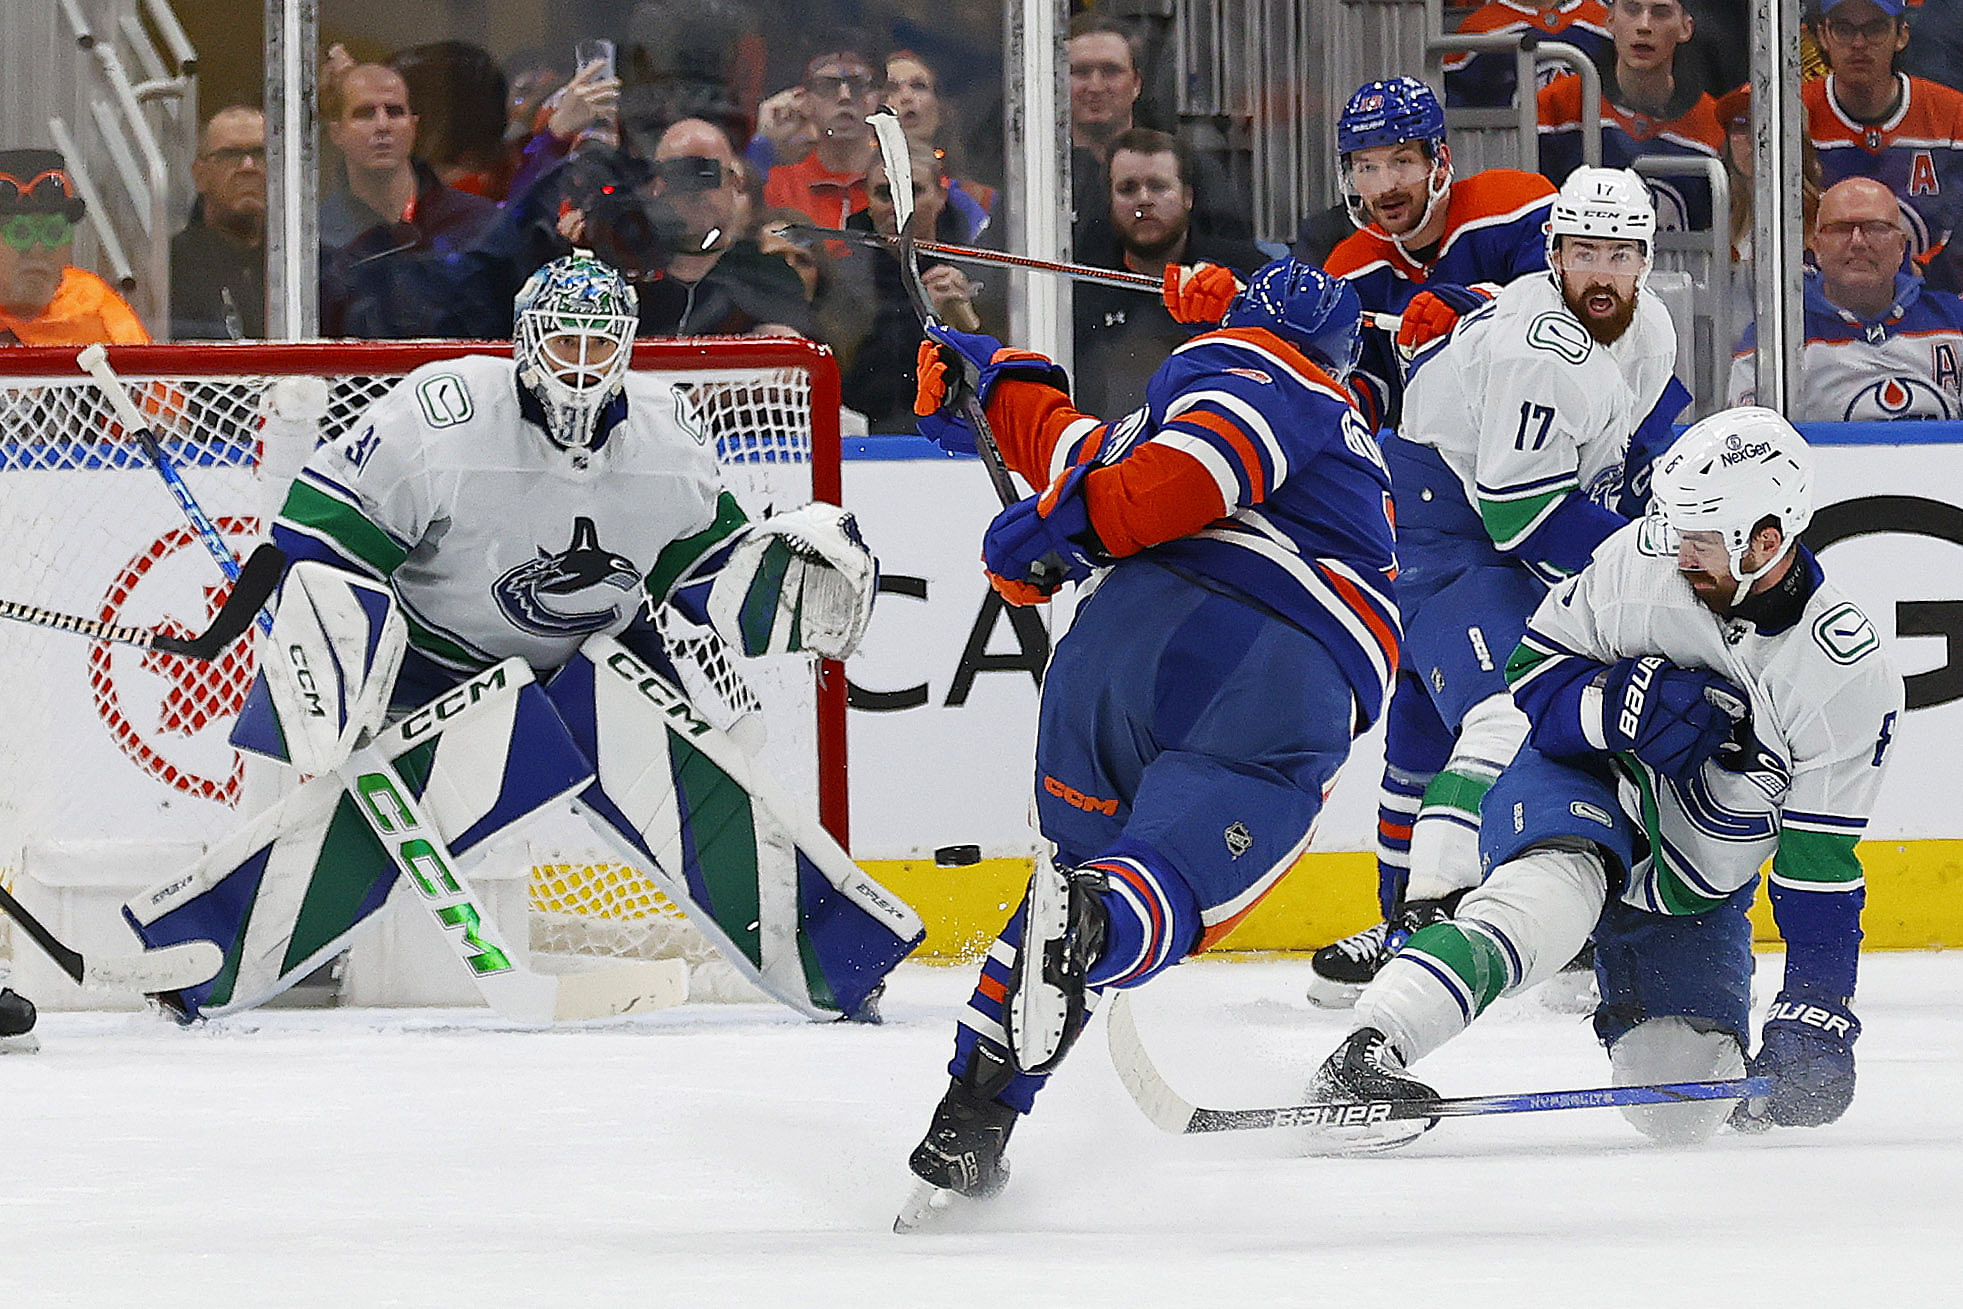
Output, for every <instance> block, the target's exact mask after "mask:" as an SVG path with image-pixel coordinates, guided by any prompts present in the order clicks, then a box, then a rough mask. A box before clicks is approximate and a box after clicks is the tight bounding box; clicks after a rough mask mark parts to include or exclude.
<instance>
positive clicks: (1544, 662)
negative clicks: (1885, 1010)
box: [1315, 408, 1903, 1144]
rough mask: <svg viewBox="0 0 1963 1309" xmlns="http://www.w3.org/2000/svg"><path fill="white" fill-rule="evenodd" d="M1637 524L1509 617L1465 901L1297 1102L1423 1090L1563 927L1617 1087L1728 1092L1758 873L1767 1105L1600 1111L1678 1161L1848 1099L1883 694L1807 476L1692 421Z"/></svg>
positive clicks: (1798, 454) (1723, 418) (1781, 444)
mask: <svg viewBox="0 0 1963 1309" xmlns="http://www.w3.org/2000/svg"><path fill="white" fill-rule="evenodd" d="M1652 503H1653V506H1654V509H1653V513H1652V516H1650V517H1648V518H1646V519H1643V520H1639V521H1637V522H1633V523H1629V524H1627V525H1626V526H1624V527H1622V528H1621V529H1620V530H1618V531H1617V532H1616V533H1615V534H1614V535H1612V536H1610V537H1609V538H1608V539H1607V540H1606V541H1604V542H1603V543H1602V545H1601V547H1600V548H1599V549H1597V550H1596V551H1595V553H1594V557H1593V558H1592V560H1590V562H1589V563H1588V566H1587V567H1586V568H1585V569H1583V570H1582V571H1581V572H1580V573H1579V574H1578V575H1577V576H1575V577H1572V578H1569V579H1568V580H1567V581H1565V582H1563V583H1561V584H1560V585H1558V586H1556V587H1555V588H1554V589H1553V590H1552V591H1550V592H1549V593H1548V594H1547V596H1546V597H1545V599H1543V600H1542V602H1541V604H1540V607H1539V608H1538V609H1536V610H1535V612H1534V614H1533V617H1532V619H1531V621H1530V622H1529V624H1528V626H1527V629H1526V634H1525V636H1524V637H1523V638H1522V640H1521V642H1520V644H1519V646H1518V647H1517V648H1516V649H1514V650H1513V652H1512V657H1511V658H1510V659H1508V661H1507V668H1506V675H1507V680H1508V681H1509V682H1510V683H1511V684H1512V687H1513V694H1514V698H1515V699H1516V700H1517V701H1518V702H1519V705H1520V708H1521V709H1522V710H1524V711H1525V714H1526V716H1527V718H1528V719H1529V720H1530V721H1531V723H1532V733H1531V735H1530V736H1529V737H1528V740H1527V743H1526V744H1525V745H1524V746H1523V747H1522V748H1521V750H1520V753H1519V755H1518V756H1517V757H1516V758H1515V759H1514V761H1513V763H1512V765H1511V766H1510V767H1508V769H1507V770H1506V772H1505V773H1504V774H1503V775H1502V776H1501V777H1500V780H1499V782H1498V783H1497V784H1496V785H1495V786H1494V787H1493V788H1492V790H1490V791H1489V792H1487V794H1486V800H1485V807H1486V817H1487V821H1486V823H1485V824H1484V826H1483V827H1482V829H1481V834H1480V839H1479V847H1480V851H1479V852H1480V860H1481V863H1482V865H1483V867H1484V868H1485V869H1486V877H1485V881H1484V883H1483V884H1482V885H1481V886H1480V887H1479V888H1478V889H1477V890H1475V891H1473V892H1472V893H1471V894H1469V895H1467V896H1466V897H1465V899H1464V900H1463V901H1461V902H1460V904H1459V906H1458V910H1457V912H1456V914H1455V915H1454V917H1453V918H1452V920H1451V921H1449V922H1443V923H1438V924H1435V925H1432V926H1429V927H1426V928H1425V929H1424V930H1422V931H1420V932H1418V933H1416V934H1415V935H1413V936H1412V937H1411V939H1410V941H1409V942H1408V943H1407V944H1406V945H1405V947H1404V949H1403V950H1402V951H1401V952H1400V953H1398V954H1397V955H1396V956H1395V957H1394V958H1392V959H1391V960H1390V961H1389V962H1388V963H1386V964H1385V965H1384V967H1383V970H1382V971H1381V972H1380V973H1378V975H1377V979H1376V981H1374V982H1373V983H1371V985H1370V987H1369V988H1368V989H1367V990H1366V991H1364V993H1363V995H1362V997H1361V998H1360V999H1358V1001H1357V1003H1356V1019H1355V1021H1356V1029H1355V1030H1354V1031H1353V1032H1352V1033H1351V1034H1350V1036H1349V1038H1348V1039H1347V1040H1346V1041H1345V1042H1344V1044H1343V1046H1342V1047H1341V1048H1340V1049H1339V1050H1338V1051H1337V1052H1336V1053H1335V1054H1333V1055H1331V1056H1330V1057H1329V1059H1328V1061H1327V1062H1326V1063H1325V1064H1324V1065H1323V1067H1322V1070H1321V1071H1320V1072H1319V1073H1318V1075H1317V1080H1316V1086H1315V1091H1316V1093H1317V1094H1318V1095H1319V1096H1322V1097H1324V1098H1328V1099H1336V1100H1348V1099H1352V1098H1364V1099H1386V1098H1390V1099H1396V1098H1419V1097H1426V1096H1429V1095H1430V1094H1431V1091H1430V1088H1428V1087H1426V1086H1424V1085H1423V1084H1422V1083H1420V1082H1417V1081H1415V1080H1414V1079H1412V1078H1410V1077H1408V1076H1406V1075H1405V1074H1404V1072H1403V1069H1404V1068H1405V1067H1406V1066H1407V1065H1409V1064H1411V1063H1414V1062H1416V1061H1417V1060H1419V1059H1422V1058H1423V1057H1424V1056H1425V1055H1427V1054H1429V1053H1430V1052H1431V1051H1433V1050H1435V1049H1437V1048H1438V1047H1439V1046H1440V1045H1442V1044H1444V1043H1445V1042H1446V1041H1448V1040H1450V1039H1451V1038H1452V1037H1454V1036H1456V1035H1458V1033H1459V1032H1460V1031H1462V1030H1464V1028H1465V1027H1466V1026H1467V1024H1469V1023H1471V1022H1472V1021H1473V1019H1474V1018H1476V1017H1477V1016H1478V1015H1479V1014H1480V1013H1482V1012H1484V1010H1485V1009H1486V1007H1487V1006H1488V1005H1490V1004H1491V1003H1492V1002H1493V1000H1494V999H1495V998H1496V997H1498V996H1500V995H1503V994H1509V993H1512V992H1514V991H1517V990H1519V989H1520V988H1522V987H1525V986H1529V985H1532V983H1533V982H1534V981H1535V980H1536V979H1537V978H1539V977H1544V976H1546V975H1547V974H1548V973H1550V972H1552V971H1553V970H1554V969H1555V968H1558V967H1559V966H1560V963H1561V961H1562V960H1564V959H1567V958H1568V957H1569V956H1570V955H1572V954H1573V952H1574V950H1575V948H1576V947H1577V946H1579V945H1580V944H1581V942H1582V941H1583V940H1584V939H1586V938H1587V937H1588V936H1589V935H1590V933H1591V932H1592V933H1593V935H1594V939H1595V946H1596V953H1595V970H1596V979H1597V982H1598V983H1599V985H1600V987H1601V995H1602V1000H1601V1005H1600V1007H1598V1008H1597V1010H1596V1012H1595V1031H1596V1034H1597V1036H1599V1037H1600V1039H1601V1041H1602V1043H1603V1044H1604V1045H1605V1046H1607V1047H1608V1051H1609V1061H1610V1064H1611V1066H1612V1068H1613V1070H1614V1074H1615V1081H1616V1084H1617V1085H1620V1086H1631V1085H1649V1084H1653V1083H1657V1082H1674V1081H1702V1080H1706V1079H1711V1078H1727V1077H1736V1076H1738V1075H1739V1074H1740V1073H1742V1072H1743V1071H1745V1060H1744V1051H1745V1049H1746V1046H1747V1043H1748V1040H1749V1036H1750V1031H1749V1010H1750V1007H1751V983H1752V969H1753V964H1752V929H1751V924H1750V923H1749V921H1747V919H1746V915H1745V911H1746V908H1747V907H1748V906H1749V905H1750V904H1751V900H1752V895H1753V892H1754V890H1755V889H1756V887H1757V884H1758V874H1759V868H1760V866H1761V865H1762V864H1763V863H1764V862H1765V861H1766V859H1767V858H1770V859H1771V861H1772V887H1771V897H1772V912H1773V917H1774V919H1775V920H1776V921H1777V923H1778V926H1779V933H1780V935H1781V936H1782V937H1783V938H1784V939H1785V942H1786V960H1785V977H1784V983H1783V985H1782V986H1781V988H1780V991H1779V995H1778V998H1777V999H1776V1000H1775V1001H1774V1003H1773V1005H1772V1007H1771V1009H1770V1010H1769V1011H1768V1013H1767V1015H1766V1021H1765V1025H1764V1029H1763V1032H1762V1035H1761V1044H1760V1046H1759V1053H1758V1055H1757V1056H1756V1057H1755V1058H1753V1059H1752V1060H1751V1063H1750V1071H1751V1072H1752V1074H1753V1075H1754V1076H1762V1077H1767V1078H1770V1079H1771V1082H1772V1086H1771V1092H1770V1094H1769V1095H1768V1096H1767V1097H1765V1098H1764V1099H1762V1100H1759V1099H1752V1100H1746V1101H1743V1102H1740V1103H1739V1105H1738V1107H1737V1108H1736V1109H1735V1110H1730V1109H1729V1108H1728V1106H1727V1104H1726V1102H1723V1101H1709V1102H1700V1103H1695V1104H1676V1105H1660V1106H1659V1105H1651V1106H1636V1107H1631V1108H1626V1109H1624V1111H1623V1112H1624V1113H1625V1114H1626V1115H1627V1116H1628V1117H1629V1118H1630V1119H1631V1120H1632V1121H1633V1122H1634V1123H1635V1125H1636V1126H1637V1127H1638V1129H1640V1130H1641V1131H1643V1132H1644V1133H1645V1134H1646V1135H1649V1136H1651V1137H1655V1138H1657V1139H1660V1140H1665V1141H1672V1142H1684V1141H1695V1140H1700V1139H1703V1138H1705V1137H1707V1136H1709V1135H1710V1134H1711V1133H1712V1132H1714V1131H1716V1130H1717V1128H1718V1126H1719V1124H1720V1123H1721V1122H1722V1121H1723V1120H1724V1117H1725V1115H1726V1113H1727V1112H1729V1113H1731V1121H1732V1122H1733V1123H1734V1124H1735V1125H1737V1126H1739V1127H1742V1128H1747V1129H1756V1128H1763V1127H1769V1126H1774V1125H1777V1126H1786V1127H1808V1126H1818V1125H1820V1124H1823V1123H1830V1122H1832V1121H1834V1119H1836V1118H1838V1117H1839V1116H1840V1115H1841V1114H1842V1112H1844V1111H1845V1110H1846V1108H1847V1106H1848V1104H1849V1103H1850V1102H1851V1101H1852V1099H1853V1096H1854V1041H1855V1038H1856V1037H1858V1036H1859V1035H1860V1030H1861V1028H1860V1024H1859V1022H1857V1021H1856V1020H1855V1018H1854V1015H1853V1012H1852V1009H1851V1005H1852V1003H1853V996H1854V985H1855V975H1856V965H1857V963H1858V958H1859V949H1860V942H1861V909H1862V904H1863V901H1864V898H1865V894H1866V893H1865V891H1864V890H1863V881H1862V875H1861V864H1860V859H1859V857H1858V856H1857V854H1856V853H1855V844H1856V842H1857V841H1858V840H1859V839H1860V835H1861V832H1862V829H1863V828H1865V827H1866V825H1867V820H1868V815H1869V813H1870V812H1871V811H1872V810H1873V807H1874V802H1875V796H1876V794H1877V793H1878V791H1879V788H1880V785H1881V777H1882V772H1883V769H1884V766H1885V764H1886V762H1887V756H1888V752H1889V751H1888V748H1889V745H1890V742H1891V740H1892V738H1893V735H1894V730H1895V723H1896V719H1897V716H1898V715H1899V714H1900V712H1901V709H1902V695H1903V686H1902V680H1901V677H1900V676H1899V675H1898V674H1897V673H1896V672H1895V670H1894V669H1893V667H1891V666H1890V663H1889V660H1888V657H1887V655H1886V654H1885V653H1884V652H1883V651H1882V648H1881V641H1880V638H1879V637H1878V636H1877V635H1876V633H1875V630H1874V627H1873V626H1872V625H1871V624H1870V623H1869V622H1868V619H1867V618H1866V616H1865V615H1863V614H1862V612H1861V611H1860V609H1859V608H1858V607H1856V606H1855V605H1854V604H1853V603H1852V602H1850V601H1849V600H1848V598H1847V596H1846V595H1845V594H1844V593H1843V592H1842V591H1841V590H1840V589H1839V588H1838V587H1837V586H1835V585H1834V584H1833V583H1832V582H1831V581H1829V580H1828V579H1827V578H1826V576H1825V575H1824V574H1823V573H1822V571H1821V568H1820V564H1819V562H1818V561H1817V560H1816V559H1814V557H1813V555H1812V553H1811V552H1810V551H1808V550H1807V549H1806V547H1805V546H1803V545H1800V544H1799V538H1800V534H1801V533H1802V532H1803V531H1804V530H1805V529H1806V525H1807V523H1808V521H1809V520H1810V519H1811V518H1812V515H1813V494H1812V455H1811V452H1809V451H1808V450H1807V448H1806V443H1805V442H1804V441H1803V440H1801V439H1800V436H1799V433H1798V432H1796V431H1794V430H1793V427H1792V425H1791V424H1790V423H1788V422H1787V421H1786V420H1785V419H1783V418H1781V417H1780V416H1779V415H1777V414H1775V413H1773V412H1772V411H1771V410H1769V409H1754V408H1746V409H1729V410H1726V411H1724V412H1722V413H1719V414H1714V415H1712V416H1711V417H1709V418H1706V419H1704V420H1703V421H1702V422H1700V423H1698V424H1696V425H1695V426H1694V427H1692V428H1691V429H1690V430H1689V431H1687V432H1685V433H1684V434H1683V436H1682V437H1681V438H1680V439H1679V440H1678V441H1677V442H1676V443H1675V444H1674V445H1673V446H1671V447H1670V449H1669V450H1668V451H1667V452H1666V453H1665V454H1664V455H1663V456H1662V457H1661V458H1660V459H1659V460H1658V461H1657V464H1656V470H1655V478H1654V487H1653V500H1652ZM1377 1135H1378V1143H1380V1144H1381V1143H1385V1142H1386V1141H1387V1140H1388V1139H1389V1138H1390V1137H1391V1136H1392V1135H1393V1134H1392V1133H1390V1132H1389V1131H1385V1132H1383V1133H1380V1134H1377Z"/></svg>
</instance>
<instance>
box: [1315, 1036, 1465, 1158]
mask: <svg viewBox="0 0 1963 1309" xmlns="http://www.w3.org/2000/svg"><path fill="white" fill-rule="evenodd" d="M1437 1098H1438V1092H1436V1091H1434V1090H1432V1089H1431V1087H1429V1086H1427V1085H1425V1084H1424V1083H1423V1082H1420V1081H1419V1080H1418V1079H1417V1078H1415V1077H1411V1076H1408V1075H1407V1074H1406V1073H1405V1071H1404V1059H1403V1057H1402V1056H1400V1055H1399V1054H1398V1053H1397V1051H1396V1050H1395V1049H1393V1048H1392V1047H1391V1043H1390V1041H1389V1040H1388V1039H1386V1038H1385V1036H1384V1034H1383V1033H1382V1032H1380V1031H1378V1030H1377V1029H1376V1028H1374V1027H1359V1028H1358V1029H1357V1030H1356V1031H1354V1032H1351V1033H1350V1034H1349V1038H1348V1039H1347V1040H1345V1041H1344V1042H1343V1044H1342V1045H1341V1046H1339V1047H1338V1048H1337V1050H1336V1052H1335V1053H1334V1054H1332V1055H1330V1056H1329V1058H1327V1059H1325V1060H1323V1063H1322V1067H1320V1068H1318V1069H1316V1074H1315V1077H1314V1078H1313V1079H1312V1080H1311V1081H1310V1082H1309V1099H1310V1100H1311V1101H1314V1102H1316V1103H1319V1104H1356V1103H1360V1102H1367V1103H1382V1102H1384V1101H1397V1100H1436V1099H1437ZM1437 1122H1438V1120H1437V1119H1436V1118H1396V1119H1383V1120H1380V1121H1378V1122H1375V1123H1371V1124H1368V1125H1365V1126H1358V1127H1353V1128H1352V1127H1340V1128H1332V1129H1331V1130H1330V1131H1329V1132H1328V1133H1327V1135H1329V1136H1330V1137H1332V1138H1334V1139H1335V1140H1337V1141H1339V1142H1340V1143H1342V1144H1343V1145H1344V1146H1345V1147H1347V1148H1349V1149H1352V1150H1391V1149H1395V1148H1396V1147H1398V1146H1400V1145H1404V1144H1406V1143H1407V1142H1410V1141H1414V1140H1416V1139H1417V1138H1418V1137H1419V1136H1422V1135H1423V1134H1424V1133H1425V1132H1426V1131H1428V1130H1430V1129H1431V1127H1433V1126H1434V1125H1435V1124H1436V1123H1437Z"/></svg>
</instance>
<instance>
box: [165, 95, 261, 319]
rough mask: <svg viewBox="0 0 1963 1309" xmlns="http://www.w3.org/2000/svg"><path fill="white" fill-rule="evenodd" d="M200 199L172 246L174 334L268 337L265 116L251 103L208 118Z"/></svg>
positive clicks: (195, 164)
mask: <svg viewBox="0 0 1963 1309" xmlns="http://www.w3.org/2000/svg"><path fill="white" fill-rule="evenodd" d="M191 183H192V185H193V186H195V187H196V188H197V192H198V200H197V203H196V204H195V205H193V206H192V208H191V221H190V222H189V223H187V224H185V226H184V230H183V231H181V232H179V233H178V234H177V235H176V236H174V237H172V238H171V241H170V334H171V337H172V338H173V339H175V340H179V341H238V340H247V339H253V340H256V339H259V338H262V337H264V336H265V335H266V116H265V114H263V113H261V112H260V111H259V110H257V109H253V108H250V107H249V106H246V105H231V106H228V107H226V108H224V109H220V110H219V111H218V112H217V113H215V114H213V115H212V116H211V117H210V118H209V119H207V120H206V122H205V125H204V134H203V136H202V137H201V138H200V139H199V141H198V157H197V158H196V159H194V160H192V162H191Z"/></svg>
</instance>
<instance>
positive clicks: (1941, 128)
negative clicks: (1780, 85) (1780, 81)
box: [1800, 73, 1963, 291]
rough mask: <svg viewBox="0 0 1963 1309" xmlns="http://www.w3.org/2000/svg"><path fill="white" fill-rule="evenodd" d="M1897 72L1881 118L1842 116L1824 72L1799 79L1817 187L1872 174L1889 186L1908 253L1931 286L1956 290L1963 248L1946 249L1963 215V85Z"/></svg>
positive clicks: (1962, 282)
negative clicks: (1893, 102) (1890, 108)
mask: <svg viewBox="0 0 1963 1309" xmlns="http://www.w3.org/2000/svg"><path fill="white" fill-rule="evenodd" d="M1896 79H1897V81H1898V82H1899V83H1900V85H1901V96H1900V100H1899V102H1898V104H1897V107H1896V110H1895V112H1894V113H1893V114H1891V115H1890V116H1889V117H1888V119H1887V120H1886V121H1885V122H1880V123H1860V122H1856V121H1855V120H1854V119H1852V118H1849V117H1848V116H1847V115H1846V113H1844V112H1843V111H1842V110H1841V108H1840V104H1839V102H1838V101H1837V100H1835V98H1834V95H1833V87H1834V79H1833V77H1832V75H1831V74H1829V75H1828V76H1827V77H1825V78H1816V79H1814V80H1813V81H1810V82H1806V83H1804V84H1802V85H1801V87H1800V101H1801V103H1802V104H1803V105H1804V106H1805V109H1806V132H1807V135H1808V137H1810V138H1811V139H1812V141H1813V148H1814V150H1815V151H1817V152H1818V154H1819V156H1820V172H1821V189H1822V190H1824V189H1825V188H1827V187H1830V186H1832V185H1833V184H1834V183H1835V182H1839V181H1842V180H1844V179H1846V178H1849V177H1872V178H1874V179H1875V180H1876V181H1877V182H1880V183H1881V184H1882V185H1883V186H1886V187H1887V188H1888V189H1889V190H1890V191H1893V192H1894V193H1895V200H1896V203H1897V204H1899V205H1900V206H1901V210H1902V218H1903V221H1904V222H1905V224H1906V225H1907V228H1908V234H1909V253H1910V254H1912V255H1913V256H1914V257H1915V258H1916V260H1917V261H1918V262H1920V263H1922V264H1925V265H1926V266H1928V268H1929V276H1930V279H1931V281H1932V282H1933V283H1934V284H1935V285H1936V286H1940V287H1943V288H1945V289H1947V290H1951V291H1963V274H1959V264H1963V251H1957V250H1950V249H1945V244H1946V243H1947V242H1949V240H1950V234H1951V231H1952V230H1953V229H1954V228H1955V227H1956V225H1957V222H1958V220H1959V217H1960V216H1963V208H1959V206H1963V91H1957V90H1953V89H1952V88H1950V87H1947V86H1944V85H1942V84H1941V83H1939V82H1931V81H1928V80H1926V79H1924V78H1920V77H1910V76H1908V75H1907V74H1905V73H1898V74H1897V75H1896Z"/></svg>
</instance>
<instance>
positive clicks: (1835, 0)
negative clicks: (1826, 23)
mask: <svg viewBox="0 0 1963 1309" xmlns="http://www.w3.org/2000/svg"><path fill="white" fill-rule="evenodd" d="M1846 3H1847V0H1820V17H1822V18H1825V17H1826V16H1827V15H1828V14H1830V13H1832V12H1833V11H1834V10H1836V9H1838V8H1840V7H1841V6H1842V5H1844V4H1846ZM1868 3H1869V4H1871V5H1873V6H1874V7H1875V8H1876V9H1879V10H1880V11H1881V12H1882V13H1884V14H1887V15H1888V16H1889V17H1890V18H1900V17H1901V16H1902V8H1903V0H1868Z"/></svg>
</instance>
